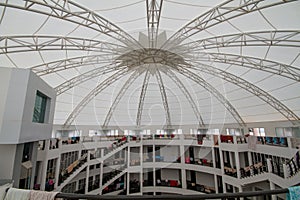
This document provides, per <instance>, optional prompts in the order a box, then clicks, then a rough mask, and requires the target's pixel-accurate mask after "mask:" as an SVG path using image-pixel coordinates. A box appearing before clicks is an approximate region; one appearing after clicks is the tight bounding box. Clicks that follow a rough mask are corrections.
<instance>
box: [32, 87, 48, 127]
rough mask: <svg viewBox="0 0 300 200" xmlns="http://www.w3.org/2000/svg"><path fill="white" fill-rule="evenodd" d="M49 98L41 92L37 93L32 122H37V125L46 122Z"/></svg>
mask: <svg viewBox="0 0 300 200" xmlns="http://www.w3.org/2000/svg"><path fill="white" fill-rule="evenodd" d="M47 98H48V97H47V96H46V95H44V94H42V93H41V92H39V91H37V92H36V97H35V104H34V110H33V118H32V122H37V123H44V122H45V114H46V106H47Z"/></svg>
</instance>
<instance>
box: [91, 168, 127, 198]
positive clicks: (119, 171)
mask: <svg viewBox="0 0 300 200" xmlns="http://www.w3.org/2000/svg"><path fill="white" fill-rule="evenodd" d="M126 172H127V168H126V166H125V165H124V166H121V167H120V168H119V169H116V171H115V172H114V173H113V174H112V175H111V177H109V179H107V180H106V181H105V182H103V185H102V187H100V188H97V189H95V190H92V191H90V192H88V193H87V194H100V192H101V191H102V190H103V189H104V188H106V187H108V186H109V185H110V184H112V183H113V182H114V181H115V180H117V179H118V178H120V177H121V176H123V175H124V174H125V173H126Z"/></svg>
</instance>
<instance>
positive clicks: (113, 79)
mask: <svg viewBox="0 0 300 200" xmlns="http://www.w3.org/2000/svg"><path fill="white" fill-rule="evenodd" d="M129 72H130V70H128V69H127V68H125V69H121V70H118V71H117V72H115V73H114V74H113V75H111V76H110V77H108V78H107V79H105V80H104V81H102V82H101V83H99V84H98V85H97V86H96V87H95V88H94V89H93V90H92V91H91V92H90V93H89V94H88V95H86V96H85V98H84V99H82V100H81V101H80V102H79V104H77V106H76V107H75V108H74V110H73V111H72V113H71V114H70V115H69V116H68V118H67V120H66V121H65V123H64V127H69V126H70V125H71V123H72V122H73V121H74V119H75V118H76V117H77V115H78V114H79V113H80V112H81V111H82V109H83V108H84V107H85V106H86V105H87V104H88V103H89V102H90V101H91V100H93V98H94V97H95V96H97V95H98V94H99V93H100V92H101V91H103V90H104V89H106V88H107V87H108V86H110V85H111V84H113V83H114V82H116V81H117V80H119V79H120V78H122V77H123V76H125V75H126V74H128V73H129Z"/></svg>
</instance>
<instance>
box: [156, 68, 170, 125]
mask: <svg viewBox="0 0 300 200" xmlns="http://www.w3.org/2000/svg"><path fill="white" fill-rule="evenodd" d="M155 77H156V79H157V83H158V86H159V91H160V94H161V98H162V102H163V106H164V109H165V115H166V123H167V124H166V125H167V127H170V126H171V125H172V124H171V116H170V109H169V104H168V98H167V93H166V90H165V86H164V83H163V80H162V78H161V74H160V72H159V70H158V69H156V71H155Z"/></svg>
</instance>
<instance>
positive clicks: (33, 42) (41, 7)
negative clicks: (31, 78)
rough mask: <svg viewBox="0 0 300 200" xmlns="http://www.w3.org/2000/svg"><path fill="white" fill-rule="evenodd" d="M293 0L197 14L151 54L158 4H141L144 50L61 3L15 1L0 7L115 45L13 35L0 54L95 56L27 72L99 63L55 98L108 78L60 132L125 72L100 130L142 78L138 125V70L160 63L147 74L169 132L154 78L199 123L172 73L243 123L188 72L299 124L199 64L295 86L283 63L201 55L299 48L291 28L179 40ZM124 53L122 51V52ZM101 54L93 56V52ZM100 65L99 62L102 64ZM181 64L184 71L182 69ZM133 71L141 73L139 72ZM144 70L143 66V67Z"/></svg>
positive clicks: (275, 103) (269, 99) (250, 0)
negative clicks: (171, 86)
mask: <svg viewBox="0 0 300 200" xmlns="http://www.w3.org/2000/svg"><path fill="white" fill-rule="evenodd" d="M293 1H297V0H272V1H265V0H227V1H225V2H224V3H222V4H220V5H218V6H216V7H214V8H212V9H210V10H209V11H207V12H206V13H204V14H202V15H200V16H199V17H197V18H196V19H194V20H192V21H191V22H189V23H188V24H187V25H185V26H184V27H183V28H181V29H180V30H178V31H177V32H175V34H173V35H172V36H171V37H170V38H169V39H168V40H167V41H166V42H165V43H164V44H163V46H162V47H161V49H156V46H157V44H156V42H157V41H156V40H157V34H158V28H159V23H160V17H161V11H162V3H163V0H146V6H147V25H148V38H149V47H150V48H148V49H145V48H144V47H142V46H141V45H140V44H139V42H138V41H136V40H135V39H134V38H133V37H132V36H130V35H129V34H128V33H126V32H125V31H123V30H122V29H120V28H119V27H118V26H116V25H115V24H113V23H111V22H110V21H108V20H106V19H105V18H103V17H101V16H99V15H98V14H96V13H94V12H93V11H90V10H88V9H86V8H84V7H82V6H81V5H79V4H77V3H74V2H72V1H69V0H41V1H40V0H24V1H22V2H17V3H16V2H13V1H7V2H5V3H3V2H2V3H0V6H2V7H5V8H6V7H7V8H13V9H20V10H23V11H29V12H32V13H37V14H41V15H46V16H49V17H51V18H56V19H60V20H63V21H64V22H68V23H72V24H76V25H79V26H81V27H83V28H85V29H90V30H93V31H95V33H101V34H104V35H106V36H108V37H110V38H113V39H115V40H116V41H115V42H116V43H118V44H116V43H110V42H104V41H99V40H93V39H81V38H74V37H63V36H52V35H51V36H50V35H49V36H47V35H32V36H27V35H21V36H20V35H19V36H1V37H0V54H10V53H19V52H30V51H38V52H42V51H50V50H55V51H56V50H64V51H66V50H77V51H82V52H83V51H87V52H92V53H98V54H97V55H87V56H80V57H74V58H66V59H62V60H57V61H52V62H48V63H45V64H41V65H36V66H33V67H31V69H32V71H34V72H35V73H36V74H37V75H39V76H44V75H48V74H52V73H56V72H59V71H62V70H68V69H72V68H78V67H82V66H87V65H96V64H106V63H111V64H108V65H105V66H101V67H97V68H95V69H92V70H90V71H87V72H85V73H82V74H79V75H77V76H75V77H74V78H72V79H70V80H67V81H65V82H64V83H62V84H60V85H59V86H57V87H56V88H55V90H56V91H57V94H58V95H61V94H62V93H64V92H66V91H68V90H69V89H71V88H73V87H74V86H77V85H79V84H81V83H84V82H85V81H88V80H91V79H93V78H96V77H98V76H100V75H104V74H108V73H112V72H115V73H114V74H113V75H111V76H110V77H108V78H106V79H105V80H104V81H102V82H101V83H99V84H98V85H97V87H95V88H94V89H93V90H92V91H91V92H90V93H89V94H88V95H87V96H86V97H85V98H84V99H82V101H81V102H80V103H79V104H78V105H77V106H76V107H75V109H74V110H73V111H72V112H71V114H70V115H69V117H68V119H67V120H66V122H65V126H69V125H70V124H71V123H72V122H73V121H74V119H75V118H76V116H77V115H78V114H79V113H80V112H81V111H82V109H83V108H84V107H85V106H86V105H87V104H88V103H89V102H90V101H91V100H92V99H93V98H94V96H96V95H98V94H99V93H100V92H101V91H103V90H104V89H105V88H107V87H109V86H110V85H111V84H113V83H114V82H115V81H117V80H118V79H120V78H122V77H123V76H125V75H126V74H128V73H130V72H133V73H132V75H131V77H130V78H129V79H128V80H127V81H126V82H125V85H123V87H122V88H121V90H120V91H119V93H118V94H117V98H116V99H115V100H114V102H113V104H112V106H111V108H110V110H109V112H108V114H107V115H106V118H105V121H104V123H103V126H104V127H106V126H108V124H109V122H110V119H111V117H112V115H113V113H114V111H115V108H116V107H117V105H118V103H119V102H120V100H121V98H122V97H123V95H124V93H125V92H126V90H128V88H129V87H130V85H131V84H132V83H133V82H134V81H135V80H136V78H137V77H138V76H140V75H142V73H144V72H145V70H146V73H145V78H144V82H143V85H142V90H141V94H140V99H139V105H138V111H137V118H136V125H137V126H138V127H139V126H141V118H142V112H143V105H144V99H145V95H146V91H147V86H148V82H149V79H150V72H149V71H148V69H147V68H146V69H143V68H142V67H141V66H142V65H165V66H166V67H162V68H156V69H155V73H154V75H155V76H156V79H157V82H158V84H159V89H160V94H161V96H162V102H163V106H164V110H165V114H166V124H167V126H171V125H172V124H171V116H170V110H169V104H168V99H167V94H166V91H165V86H164V83H163V80H162V77H161V73H160V71H161V72H162V73H165V74H166V75H167V76H168V77H169V78H170V79H171V80H172V81H174V82H175V84H176V85H177V87H178V88H179V89H180V90H181V92H182V93H183V94H184V95H185V97H186V98H187V100H188V101H189V103H190V105H191V107H192V108H193V111H194V113H195V115H196V117H197V119H198V121H199V125H200V126H202V125H204V122H203V120H202V117H201V115H200V112H199V110H198V108H197V106H196V103H195V102H194V100H193V99H192V97H191V95H190V93H189V92H188V90H187V88H186V87H185V86H184V84H183V83H182V82H181V81H180V79H179V78H178V77H177V76H176V74H175V73H174V72H178V73H180V74H182V75H184V76H185V77H187V78H188V79H191V80H192V81H195V82H196V83H198V84H199V85H201V86H202V87H204V88H205V89H206V90H207V91H208V92H210V93H212V94H213V95H214V96H215V97H216V98H217V99H218V100H219V101H220V102H221V103H222V104H223V105H224V106H225V108H226V109H228V110H229V112H230V113H231V114H232V116H233V117H234V119H235V120H236V121H237V122H238V124H240V125H241V126H244V125H245V123H244V121H243V119H242V118H241V116H240V115H239V114H238V112H237V111H236V109H235V108H234V107H233V106H232V105H231V104H230V102H229V101H228V100H227V99H226V97H224V96H223V95H222V94H221V93H220V92H219V91H218V90H217V89H216V88H214V87H213V86H212V85H210V84H209V83H208V82H206V81H205V80H204V79H202V78H201V77H200V76H199V75H197V74H196V73H194V71H201V72H204V73H208V74H211V75H213V76H215V77H219V78H222V79H223V80H226V81H227V82H230V83H232V84H234V85H236V86H238V87H240V88H242V89H244V90H246V91H248V92H250V93H252V94H254V95H255V96H257V97H258V98H260V99H262V100H263V101H265V102H266V103H267V104H268V105H270V106H272V107H273V108H274V109H276V110H277V111H278V112H280V113H281V114H282V115H283V116H285V117H286V118H287V119H288V120H290V121H292V122H293V121H294V120H300V118H299V117H298V116H297V115H296V114H295V113H293V111H291V110H290V109H289V108H288V107H287V106H285V105H284V104H282V103H281V102H280V101H279V100H278V99H276V98H274V97H273V96H272V95H270V94H269V93H267V92H265V91H264V90H262V89H261V88H259V87H257V86H255V85H253V84H251V83H250V82H248V81H246V80H244V79H242V78H240V77H237V76H235V75H233V74H230V73H228V72H226V71H223V70H220V69H218V68H214V67H212V66H210V65H206V64H204V63H201V62H202V61H204V62H218V63H227V64H233V65H238V66H242V67H247V68H251V69H256V70H261V71H265V72H269V73H272V74H276V75H280V76H283V77H286V78H289V79H292V80H295V81H298V82H299V81H300V69H299V68H297V67H293V66H290V65H286V64H282V63H279V62H275V61H270V60H266V59H261V58H255V57H250V56H243V55H234V54H226V53H210V52H205V50H206V49H216V48H217V49H219V48H224V47H240V48H241V50H242V48H243V47H244V46H266V47H271V46H282V47H293V48H295V47H296V48H299V47H300V45H299V44H300V43H299V42H300V37H299V33H300V31H298V30H274V31H259V32H258V31H256V32H246V33H238V34H230V35H221V36H216V37H210V38H204V39H201V40H196V41H193V42H187V43H184V42H183V41H185V40H186V39H187V38H190V39H192V36H193V35H195V34H197V33H199V32H201V31H203V30H206V29H209V28H210V27H213V26H216V25H218V24H220V23H224V22H226V21H229V20H231V19H234V18H237V17H239V16H242V15H246V14H248V13H252V12H254V11H259V10H262V9H265V8H269V7H273V6H276V5H281V4H285V3H289V2H293ZM128 52H129V53H128ZM100 53H101V54H100ZM104 59H105V60H104ZM186 61H187V62H189V63H191V65H189V64H187V63H186ZM139 68H141V69H139ZM149 68H150V67H149Z"/></svg>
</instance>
